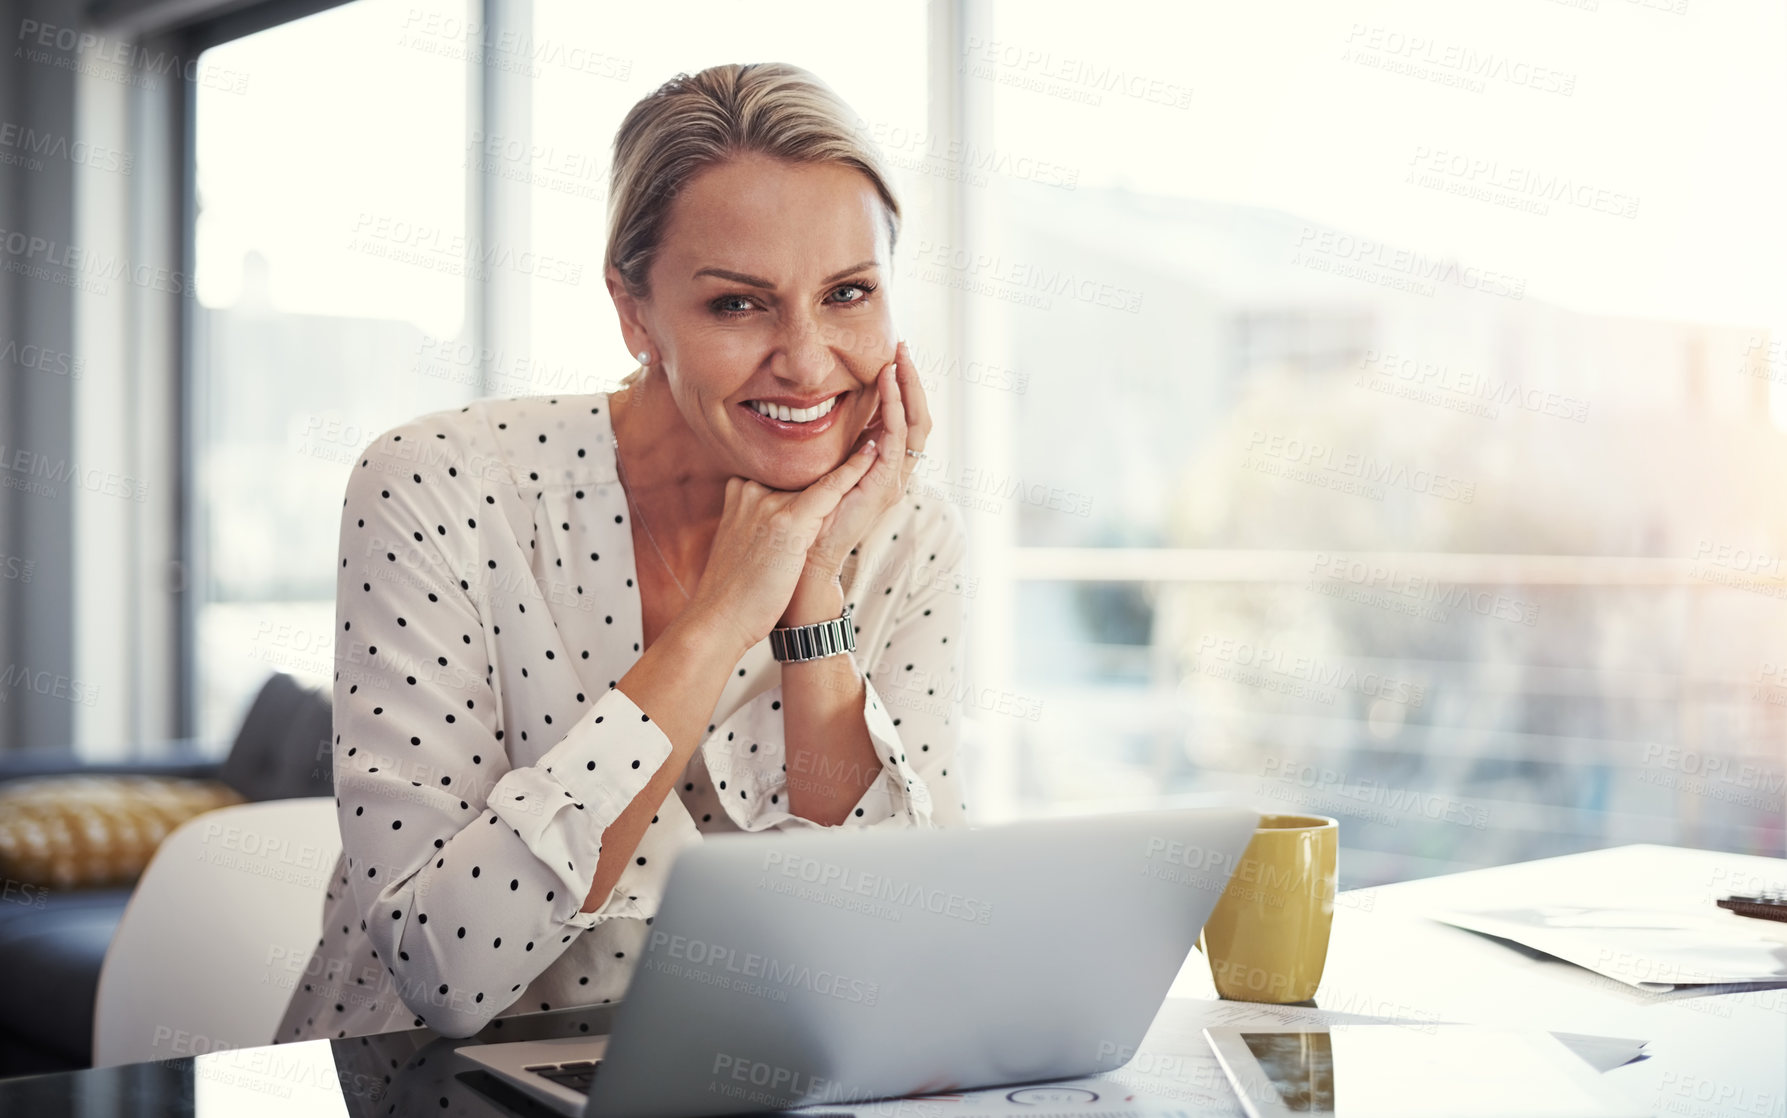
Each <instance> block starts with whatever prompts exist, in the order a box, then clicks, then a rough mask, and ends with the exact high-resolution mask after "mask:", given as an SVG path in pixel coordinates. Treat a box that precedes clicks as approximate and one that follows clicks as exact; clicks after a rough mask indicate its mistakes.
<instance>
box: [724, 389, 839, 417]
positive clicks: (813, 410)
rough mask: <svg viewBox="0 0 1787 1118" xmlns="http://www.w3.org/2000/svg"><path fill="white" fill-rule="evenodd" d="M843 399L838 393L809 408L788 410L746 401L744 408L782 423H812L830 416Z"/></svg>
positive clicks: (782, 406)
mask: <svg viewBox="0 0 1787 1118" xmlns="http://www.w3.org/2000/svg"><path fill="white" fill-rule="evenodd" d="M843 398H844V394H843V393H842V392H840V393H838V394H837V395H836V396H833V397H831V398H830V399H827V400H821V401H820V402H819V403H818V404H816V405H814V406H813V407H810V408H790V407H787V406H785V405H782V404H771V403H766V402H765V401H763V400H746V401H745V403H744V406H745V407H747V408H750V409H751V410H752V411H754V412H756V413H757V414H758V415H761V416H765V417H767V418H769V419H776V420H780V421H781V422H783V423H814V422H817V421H818V420H821V419H824V418H825V417H826V416H828V415H830V414H831V412H832V409H833V408H836V407H837V406H838V401H839V400H841V399H843Z"/></svg>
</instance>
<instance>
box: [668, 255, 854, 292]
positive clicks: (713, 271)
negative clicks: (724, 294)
mask: <svg viewBox="0 0 1787 1118" xmlns="http://www.w3.org/2000/svg"><path fill="white" fill-rule="evenodd" d="M874 266H875V261H873V260H864V261H863V262H861V263H860V264H852V265H850V267H848V268H845V269H844V270H843V271H841V272H833V273H832V274H831V275H829V276H826V277H825V278H824V279H823V280H821V281H819V282H820V283H836V282H837V281H838V280H841V279H843V278H844V277H845V276H848V275H851V274H852V273H855V272H860V271H863V270H864V269H867V268H873V267H874ZM701 276H718V277H719V278H721V279H725V280H731V281H732V282H733V283H743V284H748V285H749V286H751V287H761V288H762V289H763V290H765V291H774V290H775V289H776V285H775V284H773V283H771V282H770V281H769V280H766V279H764V278H763V277H762V276H752V275H747V274H745V273H744V272H732V271H728V270H726V269H725V268H702V269H700V270H699V271H697V272H696V273H695V274H694V275H693V276H691V277H689V278H690V279H698V278H700V277H701Z"/></svg>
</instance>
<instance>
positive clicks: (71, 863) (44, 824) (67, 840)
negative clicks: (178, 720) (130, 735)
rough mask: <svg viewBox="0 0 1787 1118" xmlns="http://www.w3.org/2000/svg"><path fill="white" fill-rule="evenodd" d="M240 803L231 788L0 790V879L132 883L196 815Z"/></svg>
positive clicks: (106, 784) (161, 784)
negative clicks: (173, 834)
mask: <svg viewBox="0 0 1787 1118" xmlns="http://www.w3.org/2000/svg"><path fill="white" fill-rule="evenodd" d="M241 802H242V797H241V796H239V795H237V794H236V792H235V791H234V790H233V789H231V788H230V787H229V786H228V785H227V784H223V783H221V782H219V781H215V780H187V779H178V778H170V777H155V776H46V777H34V778H32V779H29V780H16V781H11V782H9V783H7V784H3V785H0V877H10V878H12V879H14V880H16V881H24V882H30V883H32V884H34V885H41V886H47V887H52V888H56V889H90V888H96V887H99V886H106V885H128V884H130V883H131V882H133V881H135V880H136V879H137V877H138V875H140V874H141V873H142V872H143V868H144V867H145V866H147V865H148V864H149V859H150V857H151V856H152V855H153V854H154V853H155V848H156V847H157V846H159V845H161V840H162V839H163V838H166V837H167V835H168V834H169V833H170V832H171V831H173V830H174V828H176V827H178V826H179V825H180V824H182V823H184V822H186V821H187V820H188V819H191V818H192V817H193V816H195V815H199V814H202V813H203V812H207V811H211V810H213V809H214V808H220V807H228V806H229V805H230V804H237V803H241Z"/></svg>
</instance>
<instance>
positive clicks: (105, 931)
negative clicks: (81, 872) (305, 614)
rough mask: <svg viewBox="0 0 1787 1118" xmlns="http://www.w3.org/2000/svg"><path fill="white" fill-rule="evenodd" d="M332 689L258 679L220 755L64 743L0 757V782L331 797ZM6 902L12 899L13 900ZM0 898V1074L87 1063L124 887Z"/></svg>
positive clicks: (284, 678)
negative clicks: (207, 785) (150, 780)
mask: <svg viewBox="0 0 1787 1118" xmlns="http://www.w3.org/2000/svg"><path fill="white" fill-rule="evenodd" d="M332 739H333V732H332V730H331V720H330V702H329V695H328V692H327V691H326V690H325V689H322V688H313V687H307V686H304V685H302V684H300V683H298V681H297V680H295V679H293V678H292V677H291V676H289V675H285V674H284V673H275V674H274V675H273V676H271V677H270V678H269V679H268V680H267V682H266V683H265V684H264V685H262V687H261V690H260V693H259V694H257V695H256V696H255V700H254V702H253V704H252V705H250V707H249V710H248V714H247V716H246V717H244V718H243V720H242V726H241V728H240V730H238V732H237V734H236V740H235V742H234V744H233V745H232V746H231V747H230V752H229V755H228V756H227V757H225V758H224V759H223V760H222V761H215V760H213V761H205V760H201V759H198V758H197V757H196V756H195V755H194V754H193V753H192V752H186V753H179V754H175V755H172V756H170V757H168V758H166V759H164V760H160V761H152V762H140V763H132V764H106V765H82V764H80V762H78V761H77V760H76V759H75V757H74V754H73V752H72V751H70V750H67V749H30V750H20V751H16V752H14V753H11V754H0V783H4V782H6V781H11V780H18V779H22V778H25V777H32V776H51V775H67V774H74V773H80V774H90V775H112V774H142V775H152V776H167V777H192V778H198V779H213V780H220V781H222V782H223V783H225V784H227V785H229V786H230V787H231V788H233V789H235V790H236V792H238V793H239V794H240V795H242V796H243V797H244V798H245V799H248V800H279V799H290V798H293V797H300V796H332V795H334V780H333V771H332V770H333V754H332V753H331V744H330V743H331V741H332ZM9 899H14V900H16V899H18V898H17V897H14V898H9ZM37 899H38V898H37V896H36V895H35V894H32V895H30V896H29V903H11V904H7V903H0V974H3V975H5V976H7V996H6V997H4V998H0V1077H4V1076H13V1075H33V1074H38V1073H41V1072H51V1071H67V1070H71V1069H75V1068H84V1067H88V1066H90V1065H91V1063H92V1060H93V999H94V995H95V994H96V993H97V991H98V988H99V970H100V966H101V964H102V963H103V962H104V961H105V953H106V948H107V947H108V946H110V944H111V942H112V933H113V931H115V930H116V929H117V926H118V921H119V919H120V918H121V917H122V916H123V915H124V906H125V903H126V902H127V901H128V900H129V899H130V889H128V888H122V889H92V890H72V891H71V890H60V891H58V890H51V891H48V892H47V893H46V894H45V895H44V896H43V898H42V899H43V902H44V903H43V904H42V906H41V907H39V905H38V904H37Z"/></svg>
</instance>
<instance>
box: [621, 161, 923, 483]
mask: <svg viewBox="0 0 1787 1118" xmlns="http://www.w3.org/2000/svg"><path fill="white" fill-rule="evenodd" d="M887 256H888V246H887V227H886V224H885V221H884V212H883V209H882V203H881V198H880V195H878V194H877V193H876V192H875V188H874V186H873V185H872V184H871V183H870V182H869V179H868V177H867V176H866V175H863V174H862V173H861V172H859V171H856V170H853V169H851V168H848V167H842V166H839V165H836V164H829V163H822V164H793V163H786V162H782V161H780V160H776V159H771V158H768V157H766V156H759V155H748V156H743V157H739V158H735V159H732V160H728V161H727V162H725V163H721V164H717V165H715V166H713V167H709V168H707V169H706V170H704V171H703V172H701V173H700V174H698V175H697V176H695V177H694V178H693V179H691V180H690V182H689V184H688V185H687V186H686V187H685V188H684V190H683V192H682V193H681V194H680V195H679V196H678V198H677V200H676V201H675V202H674V203H673V204H672V206H671V209H670V213H669V216H668V220H667V222H666V225H665V229H664V234H663V239H662V241H661V243H660V244H659V247H658V252H657V255H656V257H655V259H654V260H653V262H652V266H651V270H650V273H649V283H650V289H651V294H650V298H649V299H648V300H647V301H645V302H643V303H635V304H634V310H635V312H636V314H637V320H638V324H639V325H640V326H641V327H643V329H644V332H645V334H646V335H647V337H648V339H649V340H648V341H647V342H646V344H647V345H649V346H650V348H651V350H652V352H653V361H654V363H657V364H660V365H661V367H662V369H663V371H664V373H665V374H666V382H667V383H668V384H669V386H670V390H671V394H672V396H673V397H674V398H675V400H676V405H677V408H678V410H679V411H680V412H681V413H682V417H683V420H684V422H686V423H687V424H688V426H689V429H690V430H691V431H692V432H693V433H694V436H695V438H696V439H697V440H699V441H700V443H701V444H702V445H703V446H704V447H705V448H706V449H707V451H708V452H709V454H711V455H712V457H713V458H714V459H715V460H716V461H717V462H718V463H719V465H720V468H721V469H722V470H724V471H725V472H727V473H729V474H737V475H740V476H743V477H747V478H752V479H755V480H756V481H759V482H761V483H762V484H764V485H767V486H770V487H771V488H774V489H802V488H805V487H806V486H808V485H810V484H812V483H813V482H814V481H815V480H817V479H818V478H819V477H820V476H822V475H823V474H825V473H826V472H828V471H830V470H832V469H834V468H835V467H837V466H838V464H839V463H841V462H843V460H844V458H845V456H846V455H847V454H848V453H849V452H850V451H851V450H852V449H853V448H854V447H855V445H856V441H857V438H858V436H859V435H860V434H861V433H862V431H863V429H864V428H865V427H866V426H867V425H868V423H869V421H870V419H871V418H872V417H873V416H874V414H875V408H876V403H877V399H878V396H877V393H876V391H875V380H876V375H877V374H878V373H879V372H880V370H881V368H882V366H884V365H886V364H887V363H888V362H889V361H891V360H893V356H894V346H895V344H896V343H897V342H898V340H899V336H898V335H897V334H896V333H895V331H894V325H893V317H892V314H891V311H890V309H889V304H888V291H887V286H886V280H887V279H888V259H887ZM611 289H613V286H612V285H611ZM622 297H624V293H623V296H622ZM622 297H617V300H616V301H617V303H620V302H621V301H622ZM621 310H622V317H623V319H625V318H626V317H627V310H628V308H627V307H625V306H623V307H622V308H621ZM635 348H640V347H638V346H635ZM654 371H656V370H654ZM769 405H776V406H778V407H769ZM779 407H786V408H789V409H792V410H793V412H794V413H795V414H793V415H790V414H789V413H787V412H780V411H779V410H778V408H779ZM766 408H767V410H770V411H772V412H775V413H776V414H775V416H774V417H771V416H769V415H765V414H763V411H764V410H766ZM810 409H817V411H811V410H810ZM803 410H809V411H808V414H811V415H814V416H816V418H810V419H808V418H806V416H804V415H802V414H800V413H801V412H802V411H803ZM820 412H823V414H819V413H820ZM803 420H804V421H803Z"/></svg>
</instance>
